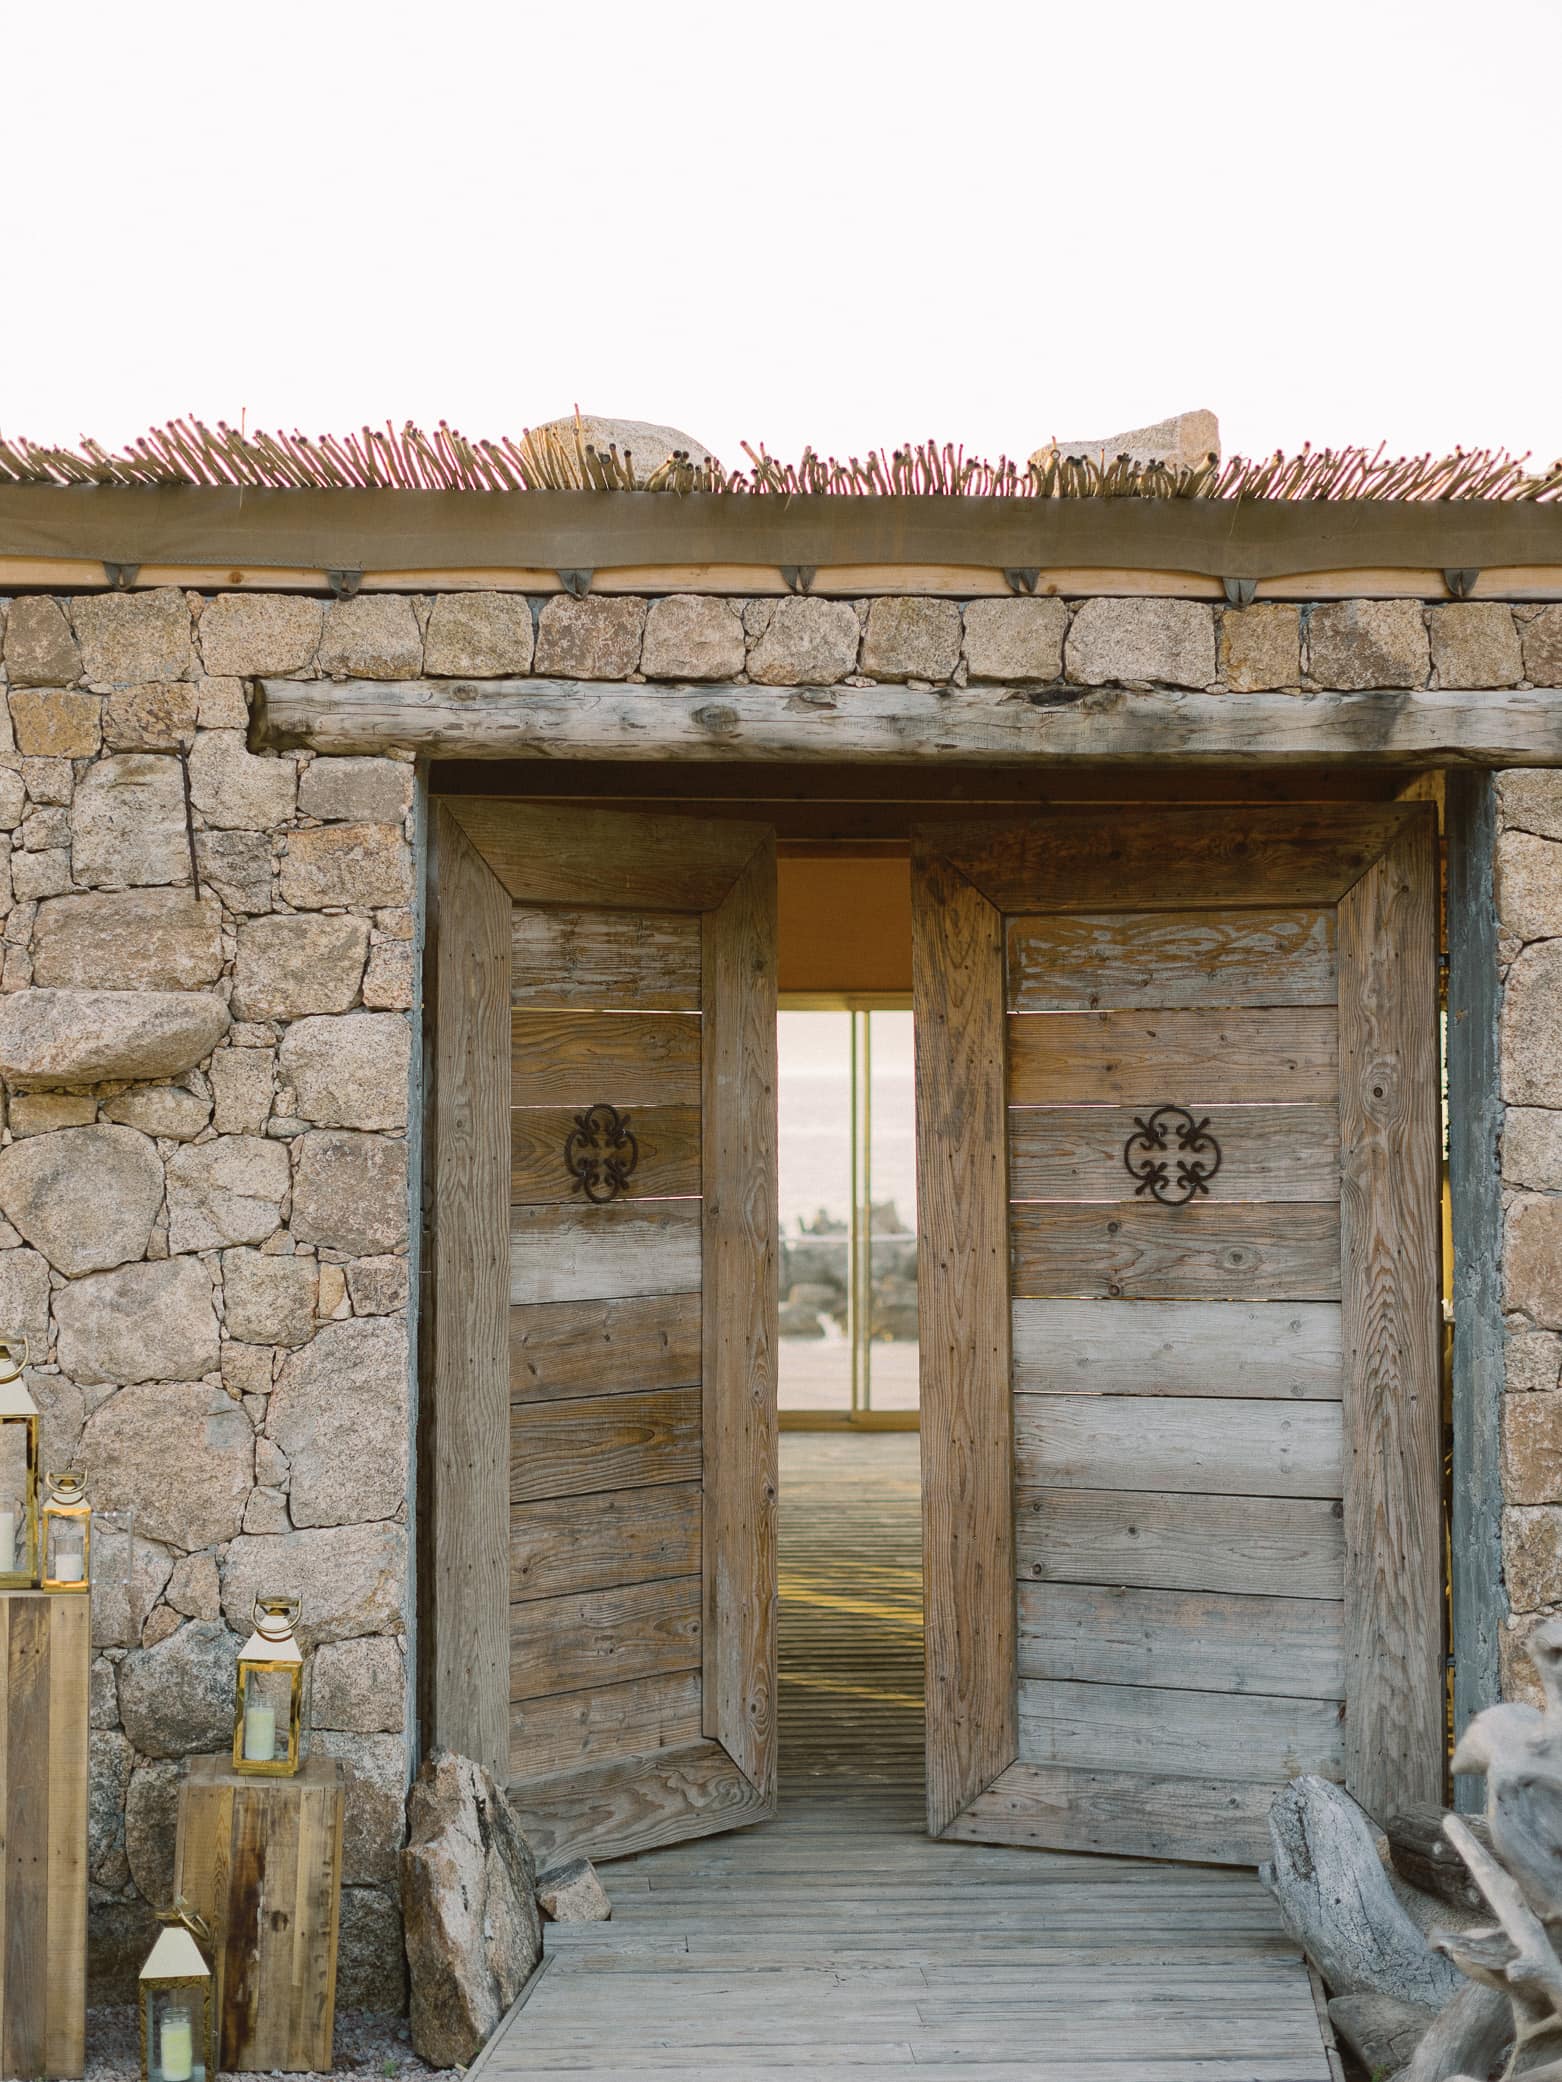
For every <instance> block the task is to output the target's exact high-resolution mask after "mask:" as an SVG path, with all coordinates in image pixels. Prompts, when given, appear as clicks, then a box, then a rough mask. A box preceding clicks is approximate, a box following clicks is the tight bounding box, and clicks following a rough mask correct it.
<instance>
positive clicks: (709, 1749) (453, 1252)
mask: <svg viewBox="0 0 1562 2082" xmlns="http://www.w3.org/2000/svg"><path fill="white" fill-rule="evenodd" d="M519 814H524V816H525V818H526V819H527V825H528V842H527V844H526V845H525V846H524V847H518V846H516V844H515V843H514V838H515V820H516V818H517V816H518V815H519ZM675 836H676V840H677V843H676V845H674V846H672V847H669V845H668V838H669V820H668V819H667V818H666V817H655V816H646V815H642V814H638V813H636V812H634V811H630V810H616V809H611V808H605V809H602V810H600V811H597V810H582V809H580V808H577V807H573V806H553V805H544V804H533V803H516V802H511V801H507V800H503V799H497V798H491V797H477V796H436V797H434V798H433V799H432V800H431V802H430V806H429V831H428V854H429V883H428V924H427V940H426V953H425V998H424V1005H425V1013H424V1025H425V1063H426V1065H427V1079H426V1105H425V1119H424V1133H425V1153H424V1165H423V1178H424V1223H425V1230H426V1236H427V1245H426V1249H425V1252H424V1256H423V1286H424V1292H423V1294H422V1297H421V1301H422V1306H421V1308H420V1326H421V1327H420V1353H419V1375H420V1379H421V1380H422V1381H423V1382H424V1383H425V1384H426V1393H425V1395H424V1397H423V1399H422V1401H421V1405H420V1409H419V1454H418V1507H417V1516H418V1597H419V1626H420V1632H421V1654H420V1657H419V1709H420V1721H421V1725H422V1728H423V1731H424V1739H425V1746H426V1747H434V1746H440V1747H444V1748H449V1749H453V1750H456V1751H458V1752H460V1753H461V1754H463V1755H466V1756H469V1757H472V1758H474V1759H476V1761H477V1762H479V1763H481V1764H482V1765H483V1766H484V1767H485V1768H486V1769H487V1770H488V1771H489V1772H491V1773H492V1774H493V1776H494V1777H495V1779H496V1780H497V1781H498V1783H499V1784H500V1785H504V1784H506V1783H507V1781H508V1780H509V1777H510V1765H509V1746H510V1731H509V1705H510V1682H509V1679H510V1627H509V1612H510V1572H509V1554H510V1251H509V1241H510V1079H511V1048H510V960H511V952H510V948H511V911H512V906H513V904H514V903H515V902H516V901H521V902H538V903H559V904H580V903H599V904H605V905H616V906H623V907H626V908H639V909H656V908H662V909H668V908H681V909H685V910H698V911H699V912H700V913H701V914H702V915H701V945H702V966H703V972H704V987H703V992H702V999H703V1016H704V1019H705V1022H706V1023H705V1025H704V1027H703V1030H702V1049H701V1060H702V1069H701V1079H702V1106H703V1114H704V1123H705V1125H704V1130H703V1133H702V1178H701V1187H702V1193H703V1203H702V1208H703V1212H702V1236H701V1257H702V1266H703V1283H702V1297H703V1298H702V1308H701V1324H702V1328H701V1343H702V1418H703V1451H704V1490H705V1500H704V1507H703V1523H702V1576H703V1579H704V1601H703V1602H704V1614H703V1620H704V1624H703V1630H702V1650H701V1656H702V1675H703V1728H704V1739H703V1740H702V1741H700V1742H698V1743H694V1744H690V1745H687V1746H685V1747H682V1748H678V1749H673V1750H668V1751H665V1752H662V1753H659V1754H658V1756H657V1757H656V1759H655V1760H654V1761H653V1762H651V1763H641V1762H637V1763H635V1764H633V1765H631V1766H624V1765H599V1766H593V1767H588V1768H586V1769H584V1770H580V1771H576V1772H572V1773H566V1774H561V1775H560V1776H559V1777H558V1778H556V1779H550V1780H548V1781H547V1782H546V1784H547V1789H548V1790H547V1795H546V1798H545V1799H544V1801H543V1802H542V1806H541V1809H540V1811H539V1806H538V1802H537V1801H536V1800H534V1799H533V1798H532V1797H531V1788H529V1789H528V1799H527V1815H526V1822H527V1833H528V1836H529V1837H530V1838H531V1840H532V1842H533V1847H534V1848H535V1849H536V1850H537V1851H538V1854H539V1856H550V1855H557V1853H558V1851H559V1849H560V1847H561V1846H563V1845H569V1846H571V1847H574V1848H577V1849H580V1850H583V1851H584V1852H585V1853H586V1854H587V1855H590V1850H591V1844H592V1842H593V1840H594V1832H596V1835H597V1836H598V1837H600V1836H601V1835H602V1834H604V1833H609V1834H610V1835H611V1840H612V1842H613V1845H614V1851H615V1854H617V1853H621V1852H623V1851H624V1850H627V1849H633V1848H640V1847H643V1846H644V1845H646V1844H650V1843H656V1842H663V1841H669V1840H672V1839H674V1838H677V1837H684V1836H689V1835H696V1834H700V1833H703V1832H705V1831H709V1830H716V1829H724V1828H731V1827H733V1826H734V1825H735V1824H737V1823H739V1822H745V1821H757V1820H760V1819H762V1818H763V1817H764V1816H765V1815H767V1814H770V1813H773V1812H774V1808H775V1797H776V1796H775V1774H776V1735H775V1697H774V1690H775V1687H774V1668H775V1591H774V1585H775V1506H776V1424H775V1414H776V1410H775V1406H776V1392H775V1363H776V1362H775V1342H774V1334H773V1325H774V1322H775V1314H776V1292H775V1288H776V1266H775V1254H774V1252H773V1251H771V1250H769V1249H768V1248H767V1247H766V1246H767V1239H768V1238H769V1235H770V1232H771V1229H772V1228H773V1223H774V1215H773V1203H774V1199H775V1190H774V1185H775V1161H776V1154H775V1127H774V1114H775V996H776V986H775V960H774V924H775V840H774V834H773V832H772V831H771V829H770V828H769V827H768V826H765V825H758V824H749V823H732V822H726V821H716V820H712V821H711V822H709V823H708V824H705V825H702V826H700V825H695V824H694V823H693V822H691V821H690V820H686V819H679V820H677V826H676V833H675ZM756 940H757V942H758V944H761V945H763V946H764V947H765V948H766V950H767V958H766V960H765V961H764V962H762V963H756V962H755V960H754V958H753V953H752V949H753V947H754V945H755V944H756ZM718 1005H719V1006H720V1007H721V1008H722V1009H721V1010H720V1011H718V1009H717V1008H718ZM728 1008H730V1009H728ZM737 1323H741V1324H743V1325H744V1326H745V1330H744V1332H743V1334H738V1333H737V1332H735V1330H734V1327H733V1326H734V1324H737Z"/></svg>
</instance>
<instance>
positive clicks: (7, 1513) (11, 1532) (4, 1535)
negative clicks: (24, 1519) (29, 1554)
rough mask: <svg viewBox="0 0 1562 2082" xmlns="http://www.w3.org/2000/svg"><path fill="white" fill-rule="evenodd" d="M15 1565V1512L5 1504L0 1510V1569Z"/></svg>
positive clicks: (12, 1567) (10, 1567) (11, 1567)
mask: <svg viewBox="0 0 1562 2082" xmlns="http://www.w3.org/2000/svg"><path fill="white" fill-rule="evenodd" d="M15 1567H16V1513H15V1512H14V1511H13V1510H12V1509H10V1507H9V1506H7V1507H6V1508H5V1509H3V1510H0V1569H14V1568H15Z"/></svg>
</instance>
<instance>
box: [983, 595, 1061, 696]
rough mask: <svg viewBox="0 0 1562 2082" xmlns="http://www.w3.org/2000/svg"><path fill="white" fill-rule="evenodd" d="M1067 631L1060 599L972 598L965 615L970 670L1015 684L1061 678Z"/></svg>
mask: <svg viewBox="0 0 1562 2082" xmlns="http://www.w3.org/2000/svg"><path fill="white" fill-rule="evenodd" d="M1067 628H1068V609H1067V607H1066V606H1065V605H1064V603H1063V602H1062V601H1061V600H1029V599H1014V600H973V601H972V602H971V603H970V605H969V606H968V607H967V608H966V611H965V664H966V671H967V672H968V674H969V675H970V677H971V678H972V679H973V680H996V681H999V682H1001V683H1007V684H1009V685H1011V686H1027V685H1046V684H1047V683H1049V682H1050V681H1052V680H1060V679H1061V678H1062V677H1063V637H1064V633H1065V631H1066V630H1067Z"/></svg>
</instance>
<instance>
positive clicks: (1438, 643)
mask: <svg viewBox="0 0 1562 2082" xmlns="http://www.w3.org/2000/svg"><path fill="white" fill-rule="evenodd" d="M1427 627H1428V630H1429V632H1430V634H1431V638H1432V672H1433V676H1434V681H1435V684H1436V685H1437V686H1439V687H1516V686H1517V685H1518V683H1519V681H1520V680H1521V679H1522V678H1523V677H1524V659H1523V656H1522V654H1521V652H1520V649H1519V635H1518V630H1517V629H1516V628H1515V627H1514V623H1513V610H1512V608H1511V607H1508V606H1505V605H1504V604H1503V602H1502V601H1500V600H1456V601H1454V602H1453V603H1452V604H1451V605H1450V606H1447V607H1434V608H1432V609H1431V610H1430V611H1429V612H1428V615H1427Z"/></svg>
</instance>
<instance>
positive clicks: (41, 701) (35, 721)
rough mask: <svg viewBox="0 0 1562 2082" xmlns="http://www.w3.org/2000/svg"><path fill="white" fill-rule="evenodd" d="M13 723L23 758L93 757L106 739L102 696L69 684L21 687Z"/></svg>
mask: <svg viewBox="0 0 1562 2082" xmlns="http://www.w3.org/2000/svg"><path fill="white" fill-rule="evenodd" d="M11 725H12V728H13V730H14V731H15V733H16V749H17V750H18V751H19V752H20V753H21V755H22V757H23V758H24V759H94V758H96V756H97V753H98V749H99V747H100V746H101V745H102V742H103V697H102V695H100V694H80V693H76V692H73V691H72V690H71V689H70V688H67V687H18V688H16V689H14V690H13V692H12V695H11Z"/></svg>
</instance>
